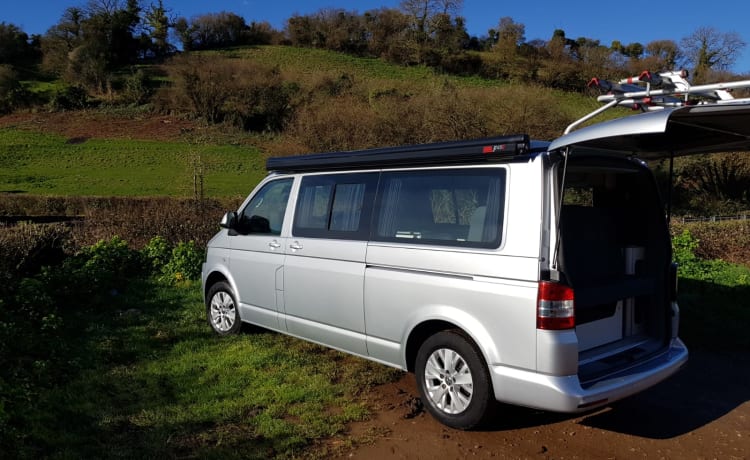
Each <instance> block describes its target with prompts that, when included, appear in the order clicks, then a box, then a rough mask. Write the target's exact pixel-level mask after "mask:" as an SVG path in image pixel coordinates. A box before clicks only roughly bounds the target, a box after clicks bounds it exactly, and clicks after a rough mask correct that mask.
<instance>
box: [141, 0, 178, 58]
mask: <svg viewBox="0 0 750 460" xmlns="http://www.w3.org/2000/svg"><path fill="white" fill-rule="evenodd" d="M144 23H145V27H146V30H148V32H149V41H150V47H151V51H152V52H153V53H154V55H155V56H156V57H157V58H162V57H164V56H166V55H168V54H170V53H171V52H172V51H173V49H174V47H173V46H172V45H170V44H169V41H168V38H169V28H170V27H172V24H171V21H170V20H169V10H168V9H167V8H165V7H164V1H163V0H158V1H157V3H156V4H154V3H152V4H151V5H150V6H149V7H148V9H146V11H145V12H144Z"/></svg>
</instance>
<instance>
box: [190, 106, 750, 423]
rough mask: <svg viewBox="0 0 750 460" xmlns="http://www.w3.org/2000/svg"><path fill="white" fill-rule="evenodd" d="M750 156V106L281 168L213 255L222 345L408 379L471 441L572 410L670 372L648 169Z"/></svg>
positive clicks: (206, 275)
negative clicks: (325, 359) (513, 416)
mask: <svg viewBox="0 0 750 460" xmlns="http://www.w3.org/2000/svg"><path fill="white" fill-rule="evenodd" d="M748 147H750V106H748V105H744V104H739V103H738V104H715V103H712V104H703V105H695V106H682V107H677V108H663V109H661V110H654V111H648V112H647V113H643V114H639V115H633V116H629V117H626V118H621V119H616V120H613V121H608V122H603V123H599V124H595V125H592V126H589V127H586V128H582V129H579V130H576V131H572V132H571V133H569V134H566V135H564V136H562V137H560V138H558V139H557V140H555V141H553V142H551V143H550V142H539V141H532V140H529V138H528V137H527V136H525V135H517V136H503V137H494V138H487V139H479V140H473V141H462V142H448V143H437V144H427V145H415V146H407V147H397V148H383V149H373V150H364V151H353V152H337V153H323V154H315V155H304V156H296V157H284V158H271V159H269V160H268V162H267V169H268V171H269V174H268V176H267V177H266V178H265V179H264V180H263V181H262V182H261V183H260V184H259V185H258V186H257V187H256V188H255V190H253V191H252V193H251V194H250V195H249V196H248V198H247V199H246V200H245V202H244V203H243V204H242V205H241V206H240V208H239V209H238V210H237V211H233V212H229V213H227V214H226V215H225V216H224V218H223V220H222V222H221V227H222V229H221V230H220V231H219V233H218V234H217V235H216V236H215V237H214V238H213V239H212V240H211V241H210V242H209V244H208V252H207V257H206V262H205V264H204V266H203V276H202V285H203V293H204V297H205V301H206V311H207V316H208V322H209V324H210V325H211V327H212V328H213V330H214V331H215V332H216V333H218V334H220V335H224V334H232V333H235V332H237V331H238V330H239V329H240V326H241V324H242V323H250V324H254V325H258V326H262V327H264V328H268V329H271V330H274V331H279V332H281V333H284V334H289V335H292V336H295V337H299V338H300V339H304V340H309V341H312V342H316V343H319V344H323V345H326V346H328V347H332V348H335V349H338V350H341V351H344V352H347V353H351V354H354V355H358V356H361V357H364V358H367V359H371V360H374V361H377V362H380V363H383V364H385V365H389V366H394V367H397V368H399V369H403V370H405V371H409V372H414V373H415V375H416V381H417V385H418V388H419V391H420V395H421V398H422V400H423V402H424V405H425V407H426V408H427V409H428V410H429V412H430V413H431V414H432V415H433V416H434V417H435V418H437V419H438V420H439V421H441V422H442V423H444V424H446V425H448V426H451V427H455V428H460V429H469V428H472V427H475V426H477V425H479V424H481V423H482V422H483V421H484V420H485V419H486V417H487V416H488V414H491V413H492V411H491V409H492V406H493V405H494V403H495V402H496V401H502V402H506V403H512V404H518V405H523V406H528V407H533V408H539V409H545V410H551V411H561V412H577V411H584V410H589V409H592V408H595V407H599V406H604V405H607V404H609V403H611V402H613V401H616V400H618V399H621V398H624V397H626V396H629V395H632V394H634V393H637V392H639V391H642V390H644V389H646V388H648V387H650V386H652V385H654V384H656V383H658V382H660V381H662V380H664V379H666V378H667V377H669V376H670V375H672V374H674V373H675V372H677V371H678V370H679V369H680V368H681V367H682V366H683V365H684V364H685V363H686V361H687V359H688V351H687V348H686V347H685V345H684V344H683V342H682V341H681V340H680V339H679V338H678V323H679V315H680V312H679V308H678V305H677V302H676V290H677V287H676V285H677V275H676V267H675V266H674V265H673V264H672V259H671V244H670V236H669V231H668V225H667V220H666V219H665V206H664V203H663V202H662V199H661V197H660V195H659V192H658V190H657V186H656V183H655V180H654V176H653V174H652V173H651V171H650V170H649V169H648V168H647V166H646V164H645V163H644V161H643V160H649V159H657V158H672V157H674V156H677V155H685V154H691V153H700V152H711V151H727V150H732V149H738V148H748Z"/></svg>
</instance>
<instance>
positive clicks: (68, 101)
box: [49, 86, 88, 112]
mask: <svg viewBox="0 0 750 460" xmlns="http://www.w3.org/2000/svg"><path fill="white" fill-rule="evenodd" d="M87 105H88V93H87V92H86V90H85V89H83V88H81V87H80V86H66V87H64V88H62V89H58V90H56V91H55V92H54V93H53V94H52V97H51V98H50V101H49V109H50V110H52V111H55V112H59V111H63V110H79V109H83V108H86V106H87Z"/></svg>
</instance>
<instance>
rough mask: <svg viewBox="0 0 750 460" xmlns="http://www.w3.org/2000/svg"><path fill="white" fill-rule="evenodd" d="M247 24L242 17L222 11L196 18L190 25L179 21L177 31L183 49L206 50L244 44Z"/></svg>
mask: <svg viewBox="0 0 750 460" xmlns="http://www.w3.org/2000/svg"><path fill="white" fill-rule="evenodd" d="M247 28H248V27H247V24H246V23H245V19H244V18H243V17H242V16H239V15H237V14H235V13H228V12H226V11H222V12H220V13H208V14H202V15H200V16H196V17H194V18H193V19H192V20H191V21H190V22H189V23H188V21H187V20H185V19H178V20H177V23H176V24H175V30H177V33H178V34H179V35H180V39H181V40H182V45H183V49H185V50H200V49H202V50H205V49H215V48H222V47H227V46H237V45H240V44H242V40H243V36H244V33H245V31H246V30H247Z"/></svg>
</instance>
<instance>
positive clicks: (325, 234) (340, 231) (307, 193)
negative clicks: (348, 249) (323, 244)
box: [292, 173, 378, 240]
mask: <svg viewBox="0 0 750 460" xmlns="http://www.w3.org/2000/svg"><path fill="white" fill-rule="evenodd" d="M377 179H378V173H364V174H330V175H322V176H307V177H304V178H303V179H302V183H301V185H300V191H299V197H298V199H297V209H296V211H295V217H294V226H293V229H292V233H293V234H294V236H303V237H310V238H338V239H354V240H366V239H368V237H369V233H370V218H371V214H372V202H373V200H374V196H375V188H376V186H377Z"/></svg>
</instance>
